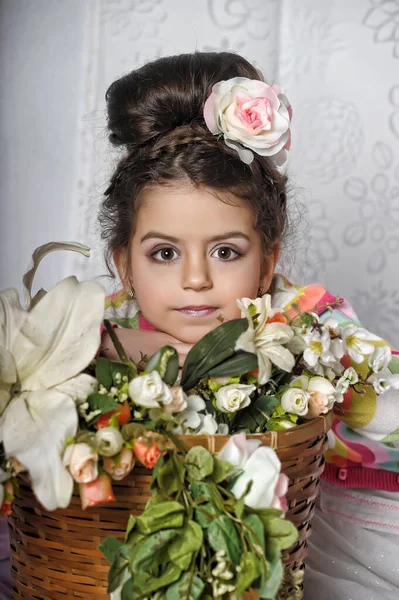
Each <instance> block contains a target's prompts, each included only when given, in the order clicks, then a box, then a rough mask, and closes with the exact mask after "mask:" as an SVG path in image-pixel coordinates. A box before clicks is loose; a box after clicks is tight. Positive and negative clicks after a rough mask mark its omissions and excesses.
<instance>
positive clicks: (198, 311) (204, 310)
mask: <svg viewBox="0 0 399 600" xmlns="http://www.w3.org/2000/svg"><path fill="white" fill-rule="evenodd" d="M176 310H177V312H179V313H182V314H183V315H187V316H189V317H207V316H208V315H211V314H212V313H214V312H215V311H216V310H218V309H217V307H216V306H206V305H203V304H202V305H200V306H183V308H177V309H176Z"/></svg>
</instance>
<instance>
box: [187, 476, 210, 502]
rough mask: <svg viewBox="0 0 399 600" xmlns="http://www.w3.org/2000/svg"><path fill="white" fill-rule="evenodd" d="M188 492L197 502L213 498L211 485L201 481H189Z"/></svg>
mask: <svg viewBox="0 0 399 600" xmlns="http://www.w3.org/2000/svg"><path fill="white" fill-rule="evenodd" d="M190 492H191V494H192V496H193V498H194V500H195V501H196V502H197V503H201V502H207V501H208V500H212V498H213V492H212V487H211V486H210V485H209V483H204V482H203V481H193V482H192V483H190Z"/></svg>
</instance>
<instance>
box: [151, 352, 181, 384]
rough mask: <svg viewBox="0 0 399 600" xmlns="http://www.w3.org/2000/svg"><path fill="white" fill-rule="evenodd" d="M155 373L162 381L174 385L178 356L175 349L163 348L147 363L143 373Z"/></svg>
mask: <svg viewBox="0 0 399 600" xmlns="http://www.w3.org/2000/svg"><path fill="white" fill-rule="evenodd" d="M151 371H157V372H158V373H159V374H160V376H161V378H162V379H163V381H164V382H165V383H167V384H168V385H174V383H175V382H176V379H177V376H178V374H179V356H178V354H177V351H176V350H175V348H172V347H171V346H164V347H163V348H161V349H160V350H158V352H156V353H155V354H153V355H152V356H151V357H150V358H149V359H148V361H147V364H146V368H145V372H146V373H150V372H151Z"/></svg>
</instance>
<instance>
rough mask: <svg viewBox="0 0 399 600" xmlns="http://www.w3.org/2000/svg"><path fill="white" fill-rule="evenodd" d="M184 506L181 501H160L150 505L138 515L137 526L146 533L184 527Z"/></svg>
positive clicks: (138, 529) (141, 531)
mask: <svg viewBox="0 0 399 600" xmlns="http://www.w3.org/2000/svg"><path fill="white" fill-rule="evenodd" d="M183 521H184V508H183V506H182V505H181V504H180V503H179V502H172V501H170V502H159V503H157V504H151V505H149V506H148V507H147V508H146V510H145V511H144V513H143V514H142V515H141V516H140V517H137V523H136V528H137V531H139V532H140V533H144V534H146V535H148V534H151V533H154V532H156V531H159V530H161V529H170V528H171V527H182V525H183Z"/></svg>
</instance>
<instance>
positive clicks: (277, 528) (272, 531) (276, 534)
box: [263, 517, 298, 550]
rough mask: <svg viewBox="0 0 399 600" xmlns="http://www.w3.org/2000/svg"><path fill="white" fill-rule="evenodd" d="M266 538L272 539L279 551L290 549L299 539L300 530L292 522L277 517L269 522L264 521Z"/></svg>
mask: <svg viewBox="0 0 399 600" xmlns="http://www.w3.org/2000/svg"><path fill="white" fill-rule="evenodd" d="M263 524H264V528H265V534H266V538H268V539H269V541H270V539H272V540H273V542H274V544H275V546H276V548H277V549H278V550H285V549H286V548H290V546H292V544H295V542H296V541H297V539H298V530H297V528H296V527H295V525H294V524H293V523H291V521H287V520H286V519H283V518H281V517H275V518H274V519H270V520H269V521H266V522H265V521H263Z"/></svg>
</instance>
